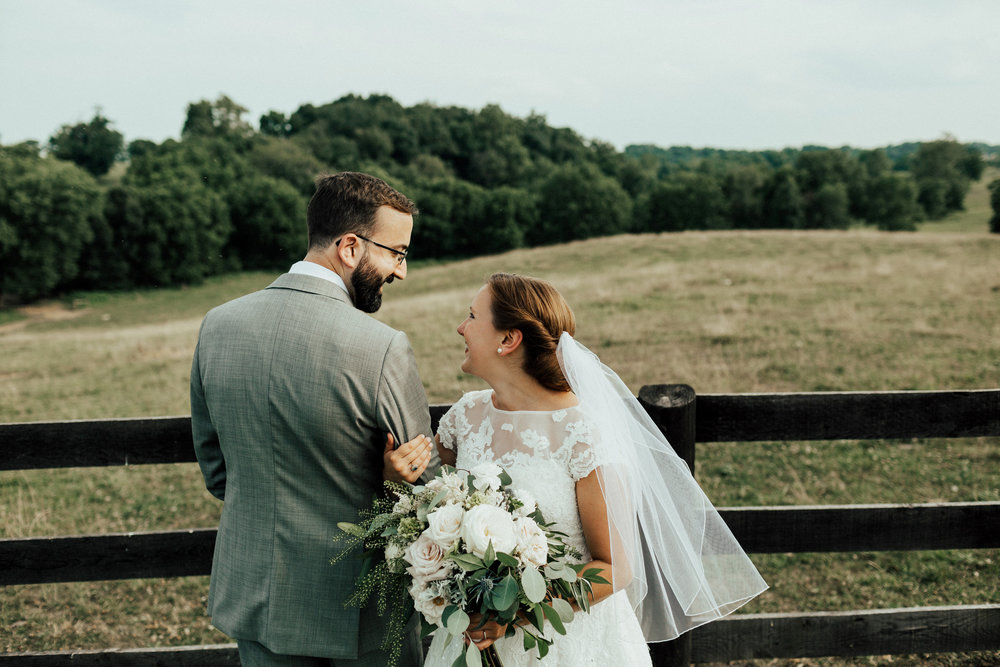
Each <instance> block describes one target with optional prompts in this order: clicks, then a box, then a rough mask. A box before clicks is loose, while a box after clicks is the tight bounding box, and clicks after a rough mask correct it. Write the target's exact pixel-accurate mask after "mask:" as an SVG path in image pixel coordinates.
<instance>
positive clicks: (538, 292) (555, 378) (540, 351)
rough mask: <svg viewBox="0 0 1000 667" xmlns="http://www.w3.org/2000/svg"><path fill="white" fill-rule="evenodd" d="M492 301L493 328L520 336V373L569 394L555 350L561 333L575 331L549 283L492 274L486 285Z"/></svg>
mask: <svg viewBox="0 0 1000 667" xmlns="http://www.w3.org/2000/svg"><path fill="white" fill-rule="evenodd" d="M486 285H487V286H488V287H489V290H490V297H491V298H492V301H493V303H492V310H493V327H494V328H496V329H499V330H501V331H502V330H505V329H517V330H518V331H520V332H521V335H522V336H523V340H522V342H521V347H522V348H523V349H524V352H525V354H524V371H525V372H526V373H527V374H528V375H530V376H531V377H533V378H535V379H536V380H538V382H539V383H540V384H541V385H542V386H543V387H546V388H548V389H553V390H555V391H569V390H570V388H569V383H568V382H566V377H565V376H564V375H563V372H562V369H561V368H560V367H559V360H558V359H557V358H556V347H558V345H559V336H561V335H562V332H563V331H566V332H568V333H569V334H570V335H573V333H574V332H575V330H576V318H574V317H573V310H572V309H571V308H570V307H569V304H568V303H566V300H565V299H563V297H562V295H561V294H560V293H559V292H558V291H557V290H556V288H555V287H553V286H552V285H551V284H550V283H547V282H546V281H544V280H539V279H538V278H529V277H527V276H518V275H515V274H513V273H494V274H493V275H492V276H490V277H489V279H488V280H487V281H486Z"/></svg>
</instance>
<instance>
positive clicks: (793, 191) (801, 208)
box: [764, 167, 805, 229]
mask: <svg viewBox="0 0 1000 667" xmlns="http://www.w3.org/2000/svg"><path fill="white" fill-rule="evenodd" d="M804 225H805V202H804V200H803V198H802V190H801V189H800V188H799V184H798V182H796V180H795V175H794V172H793V171H792V170H791V169H790V168H788V167H782V168H781V169H778V170H776V171H775V172H774V173H773V174H771V178H770V179H768V182H767V183H766V184H765V186H764V226H765V227H768V228H772V229H801V228H802V227H803V226H804Z"/></svg>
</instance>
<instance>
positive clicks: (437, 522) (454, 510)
mask: <svg viewBox="0 0 1000 667" xmlns="http://www.w3.org/2000/svg"><path fill="white" fill-rule="evenodd" d="M464 516H465V510H464V509H462V506H461V505H444V506H443V507H439V508H437V509H436V510H434V511H433V512H431V513H430V514H428V515H427V530H426V531H424V532H425V533H426V534H427V535H428V536H429V537H430V538H431V539H432V540H434V541H435V542H437V543H438V546H440V547H441V548H442V549H444V550H446V551H447V550H448V549H450V548H451V545H453V544H454V543H455V540H457V539H458V538H459V537H460V536H461V534H462V517H464Z"/></svg>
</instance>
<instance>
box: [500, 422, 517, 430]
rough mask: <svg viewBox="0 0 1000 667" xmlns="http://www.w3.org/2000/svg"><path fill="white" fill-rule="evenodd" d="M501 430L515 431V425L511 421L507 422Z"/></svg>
mask: <svg viewBox="0 0 1000 667" xmlns="http://www.w3.org/2000/svg"><path fill="white" fill-rule="evenodd" d="M500 430H501V431H513V430H514V425H513V424H511V423H510V422H505V423H504V425H503V426H501V427H500Z"/></svg>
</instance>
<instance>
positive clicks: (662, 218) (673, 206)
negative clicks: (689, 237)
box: [638, 172, 732, 232]
mask: <svg viewBox="0 0 1000 667" xmlns="http://www.w3.org/2000/svg"><path fill="white" fill-rule="evenodd" d="M727 208H728V207H727V201H726V197H725V195H724V194H723V192H722V187H721V186H720V185H719V183H718V181H716V180H715V179H714V178H713V177H712V176H710V175H708V174H702V173H693V172H681V173H679V174H676V175H674V176H672V177H670V178H668V179H665V180H662V181H660V183H659V184H657V185H656V187H654V188H653V191H652V192H651V193H650V194H649V197H648V198H647V199H646V201H645V203H644V205H643V206H642V207H641V209H640V213H639V216H638V218H639V220H640V224H641V225H642V229H643V231H651V232H675V231H681V230H684V229H726V228H728V227H730V226H731V225H732V223H731V219H730V218H729V216H728V215H727Z"/></svg>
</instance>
